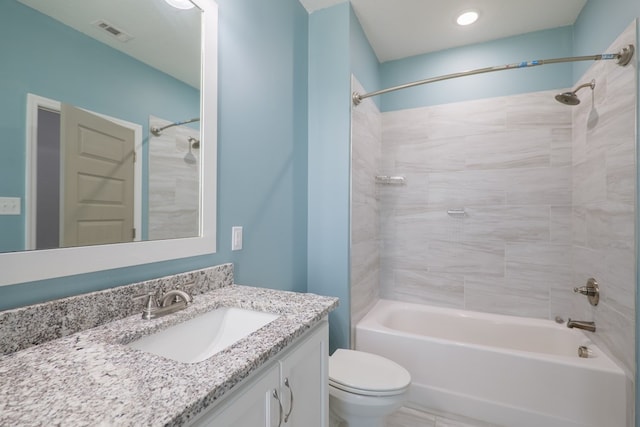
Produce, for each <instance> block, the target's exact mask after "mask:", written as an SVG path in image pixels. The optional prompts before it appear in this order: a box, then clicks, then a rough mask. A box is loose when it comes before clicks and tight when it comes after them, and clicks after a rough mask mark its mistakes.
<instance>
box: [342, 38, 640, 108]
mask: <svg viewBox="0 0 640 427" xmlns="http://www.w3.org/2000/svg"><path fill="white" fill-rule="evenodd" d="M634 52H635V47H634V46H633V45H632V44H630V45H628V46H626V47H624V48H622V50H620V52H618V53H602V54H598V55H589V56H572V57H568V58H555V59H538V60H535V61H530V62H519V63H514V64H507V65H498V66H495V67H487V68H478V69H475V70H470V71H463V72H460V73H453V74H446V75H443V76H438V77H431V78H429V79H424V80H418V81H415V82H411V83H405V84H403V85H399V86H394V87H390V88H387V89H382V90H377V91H375V92H369V93H365V94H359V93H358V92H354V93H353V94H352V95H351V100H352V101H353V104H354V105H359V104H360V103H361V102H362V100H363V99H366V98H370V97H372V96H377V95H382V94H385V93H389V92H394V91H396V90H400V89H407V88H410V87H414V86H420V85H423V84H427V83H434V82H439V81H442V80H449V79H455V78H458V77H465V76H472V75H474V74H483V73H491V72H493V71H503V70H512V69H516V68H530V67H536V66H538V65H546V64H558V63H562V62H577V61H600V60H609V59H616V60H618V65H621V66H625V65H627V64H629V62H631V58H632V57H633V53H634Z"/></svg>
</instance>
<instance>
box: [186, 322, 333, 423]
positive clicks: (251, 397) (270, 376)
mask: <svg viewBox="0 0 640 427" xmlns="http://www.w3.org/2000/svg"><path fill="white" fill-rule="evenodd" d="M328 330H329V329H328V322H327V321H326V320H323V321H322V322H320V323H319V324H318V325H316V326H315V327H314V328H312V329H311V330H310V331H309V332H307V333H306V334H305V335H303V336H302V337H300V338H298V340H297V341H295V342H294V343H293V344H291V345H290V347H289V348H286V349H284V350H283V352H282V353H281V354H279V355H277V356H276V357H274V359H273V360H270V361H269V362H267V363H266V365H265V366H263V367H261V368H260V369H259V370H258V371H257V372H255V373H254V374H252V375H251V376H250V377H249V378H247V379H245V380H244V381H243V383H241V384H239V385H238V386H237V387H238V389H237V390H235V391H233V392H231V394H230V395H229V396H228V397H224V398H223V400H222V401H221V402H220V404H218V405H216V406H215V407H213V408H211V409H209V410H206V411H205V412H204V413H203V414H201V415H200V416H198V417H197V418H196V419H195V420H193V421H192V422H191V423H190V424H189V425H190V426H191V427H195V426H197V427H201V426H211V427H278V426H279V427H285V426H286V427H327V426H328V416H329V406H328V405H329V392H328V371H327V369H328V367H327V364H328V355H329V350H328V341H329V332H328Z"/></svg>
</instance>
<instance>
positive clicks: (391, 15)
mask: <svg viewBox="0 0 640 427" xmlns="http://www.w3.org/2000/svg"><path fill="white" fill-rule="evenodd" d="M344 1H345V0H300V2H301V3H302V4H303V6H304V7H305V8H306V9H307V11H309V12H310V13H311V12H314V11H316V10H319V9H323V8H326V7H329V6H333V5H335V4H338V3H342V2H344ZM350 1H351V5H352V7H353V9H354V11H355V13H356V16H357V17H358V19H359V21H360V23H361V24H362V27H363V29H364V32H365V34H366V36H367V38H368V39H369V43H370V44H371V47H372V48H373V50H374V52H375V53H376V56H377V57H378V60H379V61H380V62H386V61H392V60H396V59H401V58H406V57H409V56H415V55H420V54H424V53H429V52H435V51H439V50H443V49H448V48H452V47H457V46H463V45H467V44H473V43H481V42H485V41H489V40H496V39H500V38H504V37H509V36H514V35H518V34H524V33H529V32H532V31H539V30H545V29H550V28H556V27H562V26H566V25H571V24H573V23H574V22H575V20H576V18H577V17H578V15H579V13H580V11H581V10H582V8H583V7H584V5H585V3H586V2H587V0H535V1H532V0H350ZM469 9H474V10H476V11H478V12H479V14H480V19H479V20H478V21H477V22H476V23H475V24H473V25H470V26H468V27H460V26H458V25H457V24H456V22H455V20H456V17H457V15H458V14H459V13H460V12H462V11H465V10H469Z"/></svg>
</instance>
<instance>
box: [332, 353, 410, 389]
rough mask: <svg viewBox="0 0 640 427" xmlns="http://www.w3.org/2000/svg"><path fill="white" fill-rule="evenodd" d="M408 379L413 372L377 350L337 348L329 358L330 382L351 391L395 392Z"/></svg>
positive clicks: (407, 381) (402, 387)
mask: <svg viewBox="0 0 640 427" xmlns="http://www.w3.org/2000/svg"><path fill="white" fill-rule="evenodd" d="M409 383H411V375H410V374H409V372H408V371H407V370H406V369H405V368H403V367H402V366H400V365H398V364H397V363H395V362H393V361H392V360H389V359H386V358H384V357H382V356H378V355H376V354H371V353H365V352H362V351H356V350H344V349H338V350H336V351H335V353H333V355H332V356H331V357H330V358H329V384H331V385H332V386H334V387H336V388H339V389H341V390H344V391H347V392H350V393H356V394H362V395H367V396H388V395H395V394H400V393H402V392H404V391H405V390H406V389H407V387H408V386H409Z"/></svg>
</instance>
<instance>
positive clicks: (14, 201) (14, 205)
mask: <svg viewBox="0 0 640 427" xmlns="http://www.w3.org/2000/svg"><path fill="white" fill-rule="evenodd" d="M0 215H20V197H0Z"/></svg>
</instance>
